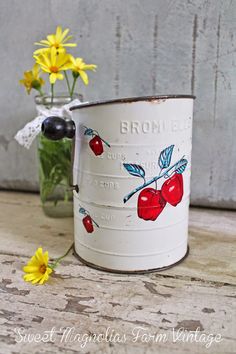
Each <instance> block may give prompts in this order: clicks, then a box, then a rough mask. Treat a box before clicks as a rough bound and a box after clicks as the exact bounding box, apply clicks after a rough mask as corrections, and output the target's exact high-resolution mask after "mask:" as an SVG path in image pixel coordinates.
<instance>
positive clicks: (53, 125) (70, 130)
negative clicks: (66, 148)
mask: <svg viewBox="0 0 236 354" xmlns="http://www.w3.org/2000/svg"><path fill="white" fill-rule="evenodd" d="M41 131H42V133H43V135H44V136H45V137H46V138H48V139H50V140H60V139H63V138H70V139H72V138H73V137H74V135H75V123H74V122H73V121H72V120H65V119H63V118H60V117H48V118H46V119H45V120H44V121H43V123H42V127H41Z"/></svg>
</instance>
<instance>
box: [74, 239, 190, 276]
mask: <svg viewBox="0 0 236 354" xmlns="http://www.w3.org/2000/svg"><path fill="white" fill-rule="evenodd" d="M73 254H74V256H75V257H76V258H78V259H79V260H80V261H81V262H82V263H84V264H85V265H87V266H88V267H91V268H94V269H97V270H101V271H104V272H108V273H117V274H146V273H154V272H162V271H163V270H166V269H169V268H172V267H174V266H176V265H178V264H179V263H181V262H183V261H184V260H185V258H187V257H188V255H189V245H188V247H187V251H186V253H185V255H184V256H183V258H181V259H180V260H179V261H177V262H175V263H173V264H170V265H168V266H166V267H161V268H153V269H147V270H117V269H110V268H105V267H101V266H98V265H96V264H93V263H90V262H88V261H86V260H85V259H83V258H82V257H80V256H79V255H78V253H76V250H75V246H74V248H73Z"/></svg>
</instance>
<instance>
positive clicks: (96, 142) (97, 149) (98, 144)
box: [89, 135, 103, 156]
mask: <svg viewBox="0 0 236 354" xmlns="http://www.w3.org/2000/svg"><path fill="white" fill-rule="evenodd" d="M89 146H90V147H91V149H92V150H93V152H94V154H95V155H96V156H98V155H101V154H102V153H103V144H102V140H101V138H100V137H99V136H98V135H95V137H94V138H93V139H91V140H90V142H89Z"/></svg>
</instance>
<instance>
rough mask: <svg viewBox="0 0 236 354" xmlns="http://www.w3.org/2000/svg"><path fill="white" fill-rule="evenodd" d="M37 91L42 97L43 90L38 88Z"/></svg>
mask: <svg viewBox="0 0 236 354" xmlns="http://www.w3.org/2000/svg"><path fill="white" fill-rule="evenodd" d="M38 92H39V93H40V96H42V97H43V96H44V92H43V90H42V89H41V88H38Z"/></svg>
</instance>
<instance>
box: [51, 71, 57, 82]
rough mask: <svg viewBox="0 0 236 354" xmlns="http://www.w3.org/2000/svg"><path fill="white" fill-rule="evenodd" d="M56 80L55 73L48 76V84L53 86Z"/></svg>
mask: <svg viewBox="0 0 236 354" xmlns="http://www.w3.org/2000/svg"><path fill="white" fill-rule="evenodd" d="M56 80H57V74H55V73H52V74H50V76H49V81H50V84H52V85H54V84H55V82H56Z"/></svg>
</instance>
